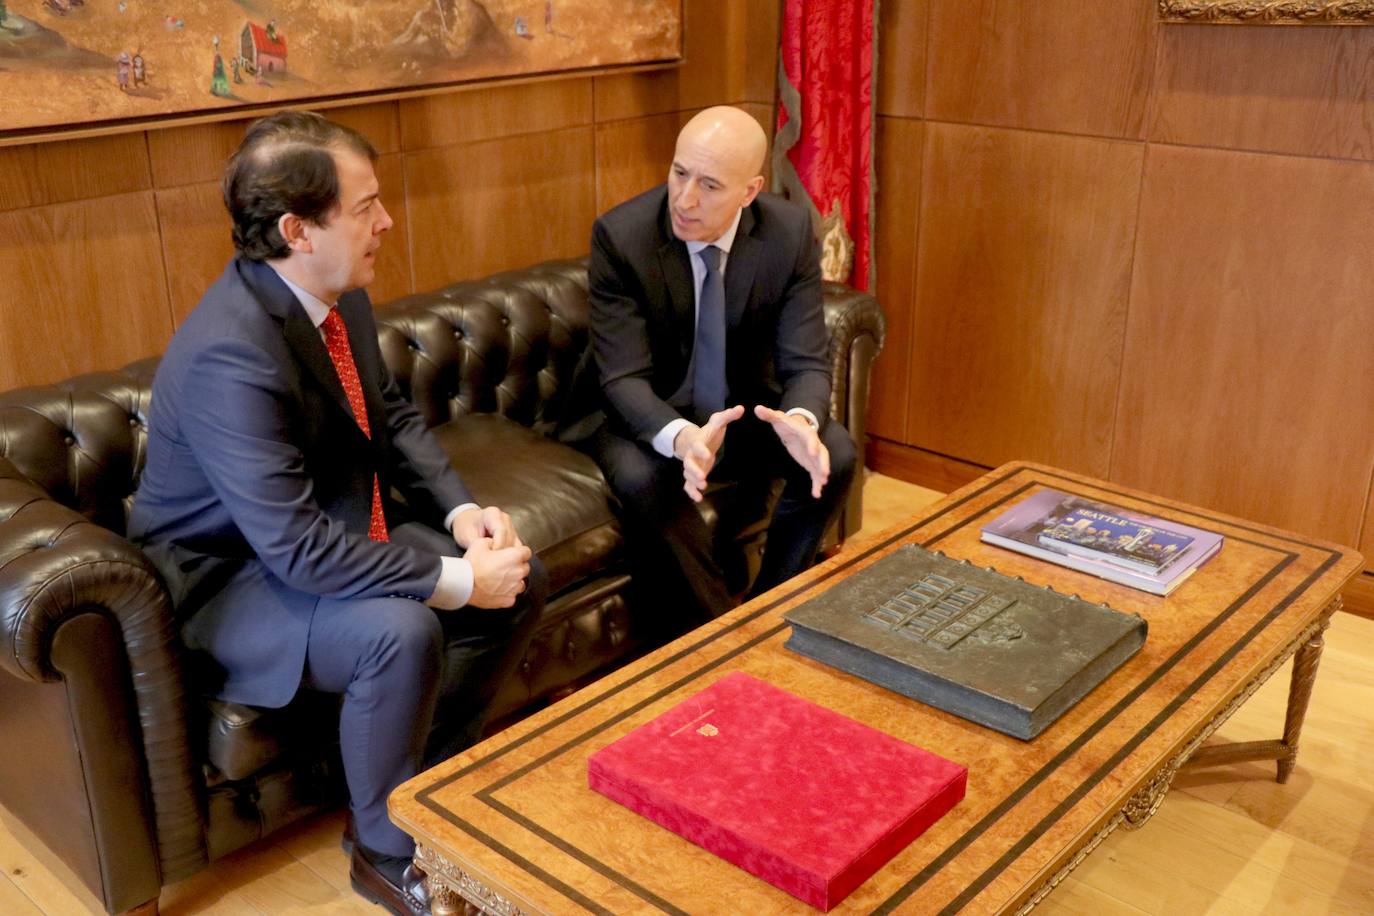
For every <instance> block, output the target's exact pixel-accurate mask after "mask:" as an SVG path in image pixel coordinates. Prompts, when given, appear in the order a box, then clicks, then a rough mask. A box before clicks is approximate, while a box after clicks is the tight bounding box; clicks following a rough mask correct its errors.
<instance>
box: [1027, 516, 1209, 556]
mask: <svg viewBox="0 0 1374 916" xmlns="http://www.w3.org/2000/svg"><path fill="white" fill-rule="evenodd" d="M1039 540H1040V543H1041V544H1044V545H1045V546H1049V547H1057V548H1058V549H1060V550H1064V551H1067V552H1069V553H1074V554H1078V555H1079V556H1090V557H1095V558H1097V559H1101V560H1105V561H1106V562H1108V563H1116V564H1119V565H1123V566H1126V567H1129V568H1131V569H1139V570H1142V571H1144V572H1151V573H1157V572H1160V571H1161V570H1163V569H1164V568H1165V567H1167V566H1169V565H1170V564H1171V563H1173V562H1174V561H1175V560H1177V559H1178V558H1179V557H1181V556H1183V553H1184V551H1186V550H1187V549H1188V547H1189V546H1190V545H1191V544H1192V543H1193V538H1192V537H1191V536H1189V535H1186V534H1182V533H1180V532H1176V531H1171V530H1169V529H1167V528H1165V527H1163V526H1161V525H1157V524H1151V523H1148V522H1145V521H1143V520H1140V519H1134V518H1130V517H1127V516H1125V515H1123V514H1121V513H1120V512H1119V511H1118V510H1116V509H1114V508H1113V507H1111V506H1102V505H1091V504H1086V505H1085V504H1083V503H1080V504H1079V505H1077V506H1073V507H1072V508H1069V511H1067V512H1065V513H1064V514H1063V515H1061V516H1059V517H1058V518H1050V519H1047V520H1046V524H1045V527H1044V528H1043V529H1042V530H1041V531H1040V534H1039Z"/></svg>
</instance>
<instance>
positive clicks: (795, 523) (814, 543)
mask: <svg viewBox="0 0 1374 916" xmlns="http://www.w3.org/2000/svg"><path fill="white" fill-rule="evenodd" d="M821 442H822V443H823V444H824V445H825V447H826V449H827V450H828V451H829V452H830V478H829V481H828V482H827V483H826V485H825V488H824V489H823V490H822V491H821V496H820V498H819V499H816V498H814V497H812V495H811V478H810V475H808V474H807V473H806V471H805V470H804V469H803V468H802V467H801V466H800V465H799V464H797V463H796V461H795V460H793V458H792V456H790V455H789V454H787V450H786V449H785V448H784V447H783V445H782V443H781V441H780V440H779V439H778V436H777V434H776V433H775V432H773V429H772V427H771V426H769V425H768V424H766V423H764V422H763V421H761V420H759V419H757V418H756V417H754V416H753V414H752V413H746V414H745V415H744V416H743V417H741V418H740V419H739V420H736V421H735V422H733V423H731V424H730V426H729V427H727V428H726V436H725V444H724V447H723V449H722V451H721V454H720V458H721V460H720V462H719V463H718V464H717V465H716V467H715V468H713V469H712V471H711V474H710V475H709V479H710V480H713V481H718V480H732V481H735V482H737V483H738V485H739V487H740V489H741V493H740V494H739V498H742V499H744V500H746V501H748V500H757V499H766V498H767V496H768V495H769V493H770V492H771V490H772V488H773V487H774V486H775V484H776V482H778V481H781V482H782V495H781V497H780V498H779V500H778V504H777V507H776V509H775V510H774V512H773V518H772V521H771V522H770V523H769V526H768V538H767V543H766V546H765V547H764V554H763V564H762V566H761V568H760V570H759V575H758V578H757V579H756V580H755V583H754V586H753V589H752V594H760V593H762V592H764V591H767V590H768V589H770V588H772V587H773V586H775V585H777V584H779V583H781V582H785V581H787V580H788V579H790V578H792V577H793V576H795V575H797V574H798V573H800V572H803V571H805V570H806V569H808V568H810V567H811V565H812V564H813V563H815V561H816V553H817V551H818V549H819V547H820V543H821V538H822V537H823V536H824V535H825V531H826V528H827V527H829V525H830V523H831V522H832V521H833V520H834V519H835V518H836V517H838V515H839V513H840V511H841V510H842V509H843V508H844V502H845V497H846V495H847V494H848V493H849V488H850V486H851V485H852V483H853V480H854V470H855V464H856V461H855V449H854V443H853V440H851V439H850V438H849V432H848V431H847V430H846V429H845V428H844V427H843V426H841V425H840V424H839V423H834V422H831V423H827V424H826V425H825V428H824V429H823V430H822V431H821ZM592 450H593V454H594V455H595V457H596V459H597V463H598V464H600V465H601V469H602V472H603V473H604V474H605V475H606V480H607V482H608V483H609V484H610V487H611V492H612V493H614V494H615V496H616V498H617V499H618V500H619V501H620V507H621V512H620V517H621V522H622V524H623V525H624V526H625V529H626V531H625V534H626V543H627V545H629V548H628V549H629V550H630V551H631V552H632V553H631V561H632V562H634V563H637V564H645V565H647V566H649V567H650V568H651V569H652V570H653V575H652V577H651V578H652V581H653V583H654V585H653V590H654V598H655V599H656V600H655V603H657V604H659V605H665V604H666V605H668V606H667V607H666V608H665V614H667V615H671V616H673V617H675V618H676V619H674V620H671V621H663V622H662V623H663V624H664V626H665V627H667V628H669V629H670V630H673V631H680V630H681V629H683V628H685V627H690V626H695V625H697V624H699V623H703V622H705V621H707V620H710V619H711V618H713V617H716V616H719V615H720V614H723V613H725V612H726V611H728V610H730V609H731V608H732V607H734V606H735V604H736V603H737V602H736V598H735V596H734V595H733V594H731V591H730V588H729V586H728V585H727V583H726V577H725V574H724V572H723V570H722V565H721V563H720V562H719V559H718V557H719V548H720V547H723V545H717V544H715V543H713V539H712V535H711V532H710V530H709V528H708V527H707V524H706V521H705V520H704V519H703V518H702V515H701V513H700V512H699V511H698V509H697V506H696V504H695V503H693V502H692V501H691V500H690V499H689V498H688V496H687V494H686V493H685V492H684V491H683V488H682V487H683V477H682V462H680V461H678V460H677V459H675V458H674V459H670V458H665V457H663V456H662V455H660V454H658V453H657V452H655V451H654V450H653V448H651V447H650V446H649V445H647V444H645V443H643V442H639V441H636V440H633V439H629V438H626V437H624V436H621V435H619V434H617V433H616V432H615V431H613V430H612V429H611V427H610V425H609V424H607V425H604V426H602V427H601V429H600V430H598V431H597V434H596V436H595V438H594V439H593V441H592ZM731 527H732V526H729V525H722V526H721V529H722V530H721V531H719V532H718V533H719V534H721V535H722V536H723V537H725V538H729V537H730V536H731V535H732V534H733V531H731V530H728V529H729V528H731ZM637 578H641V577H637ZM675 598H680V599H681V600H674V599H675ZM667 635H672V634H671V633H669V634H667Z"/></svg>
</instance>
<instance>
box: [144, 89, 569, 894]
mask: <svg viewBox="0 0 1374 916" xmlns="http://www.w3.org/2000/svg"><path fill="white" fill-rule="evenodd" d="M376 159H377V153H376V151H375V150H374V149H373V147H372V145H371V144H370V143H368V141H367V140H366V139H365V138H364V137H363V136H362V135H360V134H358V133H357V132H355V131H353V130H351V129H348V128H345V127H341V126H339V125H336V124H333V123H331V122H329V121H326V120H325V119H324V118H321V117H319V116H318V115H314V114H310V113H306V112H284V113H282V114H278V115H273V116H271V117H268V118H264V119H262V120H260V121H258V122H256V123H255V124H254V125H253V126H252V127H250V128H249V130H248V133H247V136H246V137H245V138H244V141H243V143H242V144H241V145H240V147H239V149H238V151H237V152H236V153H235V154H234V156H233V158H232V159H231V160H230V162H229V165H228V168H227V169H226V173H225V179H224V198H225V204H226V206H227V207H228V209H229V212H230V215H231V217H232V218H233V224H234V225H233V235H234V243H235V246H236V247H237V249H238V255H237V257H235V258H234V260H233V261H231V262H230V264H229V266H228V267H227V268H226V269H225V271H224V274H223V275H222V276H221V277H220V279H219V280H218V281H217V282H216V283H215V284H214V285H213V286H212V287H211V288H210V289H209V291H208V292H206V294H205V296H204V297H203V298H202V299H201V301H200V304H199V305H198V306H197V307H196V309H195V311H194V312H192V314H191V315H190V316H189V317H188V318H187V319H186V321H185V323H183V324H182V326H181V327H180V328H179V329H178V331H177V333H176V335H175V337H174V338H173V340H172V343H171V345H170V346H169V347H168V349H167V353H166V355H165V356H164V358H163V360H162V362H161V364H160V365H159V367H158V372H157V377H156V379H155V380H154V383H153V396H152V408H151V410H152V414H151V418H150V421H149V440H148V458H147V463H146V467H145V470H144V472H143V478H142V482H141V486H140V488H139V491H138V496H137V498H136V500H135V503H134V508H133V513H132V517H131V519H130V525H129V528H130V534H131V536H132V537H133V538H134V539H135V540H136V541H138V542H139V543H140V544H142V545H143V547H144V549H145V551H146V552H147V554H148V556H149V557H150V558H151V559H152V561H153V562H154V563H155V564H156V565H157V567H158V569H159V570H160V571H161V573H162V575H163V577H164V578H165V579H166V582H167V585H168V587H169V589H170V590H171V594H172V599H173V601H174V602H175V604H176V606H177V609H178V613H179V614H180V615H181V616H182V618H183V619H184V620H186V623H185V625H184V627H183V630H182V636H183V638H184V640H185V641H186V643H187V645H188V647H189V648H191V649H192V650H199V651H201V652H203V653H205V654H206V656H208V659H209V660H210V661H211V662H212V664H211V665H210V667H211V668H212V669H213V671H214V676H213V677H212V679H211V680H212V683H210V684H209V685H208V689H210V690H211V691H212V692H214V693H215V694H216V695H218V696H219V697H220V698H221V699H225V700H229V701H233V702H237V703H246V704H251V705H255V706H267V707H279V706H283V705H285V704H286V703H288V702H289V701H290V700H291V698H292V697H293V696H294V695H295V694H296V693H297V691H298V690H300V689H302V688H305V689H311V690H321V691H327V692H332V693H340V694H342V695H343V702H342V707H341V714H340V723H339V732H340V747H341V750H342V756H343V763H344V771H345V778H346V780H347V783H348V788H349V793H350V806H351V817H352V825H353V829H354V832H355V836H356V841H355V842H354V847H353V860H352V876H353V883H354V887H355V888H357V889H358V890H359V892H360V893H362V894H363V895H364V896H367V897H369V898H370V899H372V900H375V901H378V902H381V903H383V904H384V905H386V906H387V907H388V908H389V909H391V910H392V911H393V912H398V913H416V912H427V911H428V904H427V902H426V899H425V895H424V890H423V883H422V882H421V881H420V879H421V878H422V877H423V876H422V875H420V874H419V873H418V872H417V871H416V870H415V869H414V868H413V867H412V866H411V864H410V856H411V854H412V852H413V850H414V846H413V843H412V841H411V840H410V838H409V837H408V836H406V834H405V833H403V832H402V831H401V830H399V829H398V828H396V827H395V826H394V825H393V824H391V822H390V820H389V819H388V818H387V814H386V798H387V795H388V794H389V793H390V792H391V790H392V789H394V788H395V787H396V786H397V785H399V784H400V783H401V782H402V781H404V780H405V779H408V778H409V777H410V776H412V775H414V774H415V773H416V772H418V769H419V767H420V766H421V765H422V763H424V762H425V760H426V759H427V756H428V758H429V759H430V760H433V759H434V758H435V757H441V756H447V755H448V754H451V753H453V752H455V751H456V750H459V749H461V748H462V747H463V746H466V745H467V744H469V743H471V742H472V741H473V740H475V738H476V737H477V735H478V733H479V732H480V729H481V725H482V717H483V714H484V711H485V707H486V705H487V703H488V702H489V701H490V699H491V697H492V694H493V692H494V690H495V687H496V684H497V681H499V679H500V678H501V677H502V676H503V675H504V673H505V672H506V671H507V670H508V669H509V667H510V666H511V665H512V664H513V663H514V661H515V660H516V659H518V657H519V655H520V654H521V653H522V652H523V650H524V646H525V644H526V643H527V642H528V639H529V634H528V630H529V628H528V625H527V624H528V623H532V622H533V620H534V618H536V617H537V615H538V611H539V608H540V606H541V604H542V601H543V591H544V579H543V570H542V568H541V567H540V566H539V565H538V561H537V560H535V559H533V558H531V556H530V550H529V548H527V547H526V546H525V545H524V544H522V543H521V541H520V539H519V537H518V536H517V535H516V532H515V531H514V529H513V527H512V525H511V521H510V518H509V517H508V516H507V515H506V514H505V513H504V512H502V511H501V510H500V509H497V508H494V507H485V508H482V507H479V506H477V505H476V502H475V500H474V499H473V498H472V496H471V494H469V492H468V490H467V488H466V487H465V486H464V485H463V482H462V480H460V479H459V477H458V474H457V473H456V472H455V471H454V470H453V468H452V467H450V466H449V463H448V460H447V458H446V457H445V455H444V453H443V451H442V450H441V449H440V447H439V445H438V443H437V442H436V441H435V440H434V438H433V437H432V436H431V435H430V433H429V431H428V430H427V429H426V427H425V424H424V422H423V420H422V419H421V417H420V415H419V413H418V412H417V411H416V410H415V408H414V407H413V406H412V405H411V404H410V403H409V402H408V401H406V400H405V398H404V397H402V395H401V392H400V390H399V389H398V388H397V385H396V381H395V379H394V378H393V377H392V374H391V372H390V371H389V370H388V369H387V367H386V364H385V363H384V362H383V361H382V355H381V351H380V349H379V347H378V344H377V332H376V327H375V325H374V323H373V317H372V309H371V305H370V303H369V301H368V297H367V294H366V293H365V292H364V291H363V289H362V287H364V286H365V285H366V284H368V283H369V282H371V281H372V279H373V276H374V266H373V264H374V260H375V257H376V252H377V248H378V245H379V244H380V241H381V236H382V234H383V233H384V232H386V230H387V229H389V228H390V227H391V224H392V223H391V217H390V216H389V215H388V214H387V212H386V209H385V208H384V207H383V206H382V203H381V201H380V199H379V198H378V184H377V178H376V174H375V172H374V170H373V165H374V163H375V162H376ZM393 488H394V490H395V491H397V492H399V493H400V495H401V497H402V501H398V500H396V499H394V498H393V496H392V493H393ZM441 531H442V533H441ZM527 583H528V590H527V589H526V585H527ZM203 657H204V656H203ZM440 703H442V704H444V707H445V708H444V710H443V713H442V715H440V716H439V717H438V720H439V721H441V722H443V723H445V724H446V726H447V728H448V730H447V731H445V732H443V733H439V732H437V731H436V732H434V733H431V725H432V723H433V722H434V721H435V718H436V717H435V707H436V704H440ZM427 744H428V747H427Z"/></svg>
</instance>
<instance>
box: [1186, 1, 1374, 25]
mask: <svg viewBox="0 0 1374 916" xmlns="http://www.w3.org/2000/svg"><path fill="white" fill-rule="evenodd" d="M1159 18H1160V20H1161V21H1163V22H1193V23H1215V24H1220V25H1374V0H1159Z"/></svg>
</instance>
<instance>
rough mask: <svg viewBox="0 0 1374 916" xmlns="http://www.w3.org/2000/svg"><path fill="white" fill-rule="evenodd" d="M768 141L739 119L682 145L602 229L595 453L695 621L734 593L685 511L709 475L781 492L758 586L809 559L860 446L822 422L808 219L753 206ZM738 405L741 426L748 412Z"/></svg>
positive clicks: (598, 231)
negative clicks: (601, 414) (663, 173)
mask: <svg viewBox="0 0 1374 916" xmlns="http://www.w3.org/2000/svg"><path fill="white" fill-rule="evenodd" d="M766 151H767V140H766V138H765V137H764V133H763V130H762V128H760V127H759V125H758V122H756V121H755V120H754V119H753V118H752V117H751V116H750V115H748V114H747V113H745V112H744V111H741V110H740V109H738V108H729V107H718V108H709V109H707V110H705V111H703V112H701V113H700V114H698V115H697V116H696V117H694V118H692V120H691V121H689V122H688V123H687V125H686V126H685V127H683V129H682V132H681V133H680V134H679V135H678V140H677V147H676V150H675V151H674V154H673V162H672V166H671V168H670V170H669V173H668V182H667V184H666V185H660V186H659V187H656V188H654V189H652V190H650V191H647V192H645V193H644V194H641V195H639V196H638V197H635V198H633V199H631V200H629V201H626V202H625V203H623V204H621V205H620V206H618V207H616V208H615V209H613V210H611V211H610V212H608V213H606V214H605V215H603V216H602V217H601V218H600V219H598V220H597V221H596V225H595V226H594V228H593V230H592V260H591V277H590V284H591V329H592V335H593V345H594V351H595V357H596V363H597V367H598V370H599V373H600V381H601V391H602V399H603V403H604V407H605V412H606V422H605V423H604V424H603V425H602V426H601V427H600V429H599V430H598V431H597V432H596V434H595V437H594V438H593V440H592V449H593V451H594V452H595V454H596V456H597V460H598V462H599V463H600V465H601V467H602V470H603V471H604V472H605V474H606V478H607V480H608V481H609V483H610V485H611V489H612V491H613V492H614V493H615V495H616V496H617V498H618V499H619V501H620V504H621V507H622V520H623V522H624V524H625V526H626V528H627V529H628V530H627V534H628V537H627V540H628V541H629V543H631V544H632V545H635V546H637V547H638V548H639V549H640V550H641V553H642V555H641V557H640V560H641V562H647V563H649V564H651V565H652V566H653V567H654V568H656V570H657V575H656V576H655V577H654V582H655V586H654V587H655V590H656V593H657V595H658V596H659V598H660V600H672V599H673V598H674V597H677V596H681V597H683V598H686V599H687V600H686V602H685V606H684V607H682V608H679V612H680V613H682V614H684V615H685V617H686V619H685V620H680V621H675V622H674V623H675V624H692V623H697V622H700V621H701V620H703V619H709V618H710V617H712V616H715V615H718V614H721V613H723V612H725V611H726V610H728V609H729V608H731V607H732V606H733V605H734V604H735V602H736V597H735V595H734V594H733V593H732V591H731V589H730V587H729V586H727V584H726V582H725V578H724V575H723V573H722V567H721V565H720V562H719V558H718V556H717V555H716V552H715V550H714V546H713V544H712V540H711V537H710V535H709V533H708V529H707V527H706V524H705V522H704V521H703V519H702V517H701V515H700V513H699V512H698V511H697V510H696V507H695V505H694V503H695V502H700V501H701V498H702V491H703V490H705V488H706V486H707V479H708V477H710V478H712V479H727V480H736V481H739V482H740V484H741V486H742V487H743V488H745V490H746V491H747V492H748V493H749V494H750V495H753V496H754V497H755V498H767V495H768V493H769V492H770V490H771V488H772V487H773V486H774V485H775V483H776V482H778V481H781V483H782V496H781V499H780V501H779V503H778V506H777V509H776V511H775V512H774V514H773V520H772V523H771V524H770V526H769V528H768V535H767V546H766V548H765V551H764V557H763V564H762V568H761V570H760V572H759V575H758V578H757V580H756V582H755V585H754V592H755V593H758V592H762V591H764V590H766V589H769V588H772V587H773V586H775V585H777V584H778V583H780V582H783V581H785V580H786V579H788V578H791V577H792V576H794V575H796V574H797V573H799V572H802V571H803V570H805V569H807V568H808V567H809V566H811V564H812V563H814V562H815V558H816V552H817V549H818V547H819V545H820V541H821V537H822V535H823V534H824V532H825V529H826V528H827V527H828V525H829V524H830V523H831V522H832V521H833V520H834V519H835V517H836V516H837V515H838V513H839V511H840V509H841V508H842V507H843V504H844V498H845V494H846V493H847V492H848V489H849V486H850V483H851V481H852V479H853V475H854V465H855V456H854V444H853V442H852V440H851V439H850V438H849V434H848V432H847V431H846V430H845V429H844V428H843V427H842V426H840V425H839V424H835V423H830V422H828V418H829V415H830V368H829V367H830V363H829V360H828V359H827V353H826V348H827V344H828V340H829V337H828V335H827V333H826V329H825V320H824V316H823V313H822V309H821V275H820V266H819V263H818V257H817V246H816V242H815V238H814V236H813V234H812V230H811V220H810V218H809V216H808V214H807V213H806V212H805V211H803V210H802V209H801V208H799V207H797V206H794V205H793V204H790V203H788V202H787V201H784V200H782V199H781V198H778V197H775V196H773V195H771V194H763V193H760V190H761V189H762V187H763V176H762V174H761V171H762V168H763V161H764V154H765V153H766ZM746 409H747V411H748V412H747V413H746Z"/></svg>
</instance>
